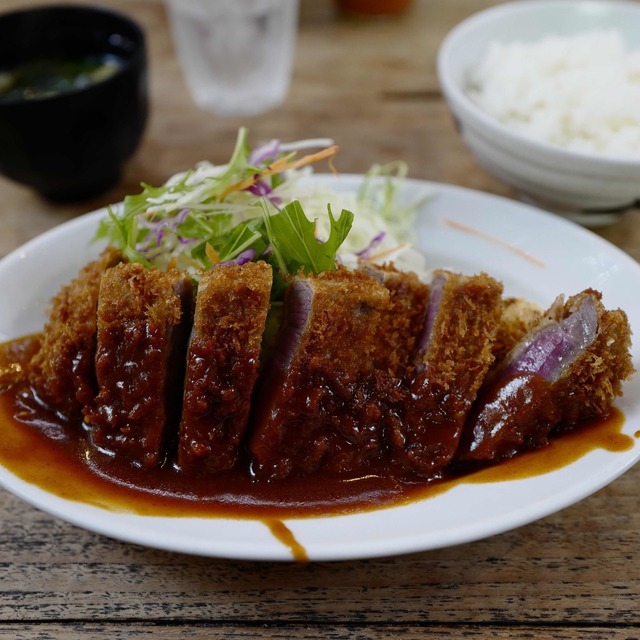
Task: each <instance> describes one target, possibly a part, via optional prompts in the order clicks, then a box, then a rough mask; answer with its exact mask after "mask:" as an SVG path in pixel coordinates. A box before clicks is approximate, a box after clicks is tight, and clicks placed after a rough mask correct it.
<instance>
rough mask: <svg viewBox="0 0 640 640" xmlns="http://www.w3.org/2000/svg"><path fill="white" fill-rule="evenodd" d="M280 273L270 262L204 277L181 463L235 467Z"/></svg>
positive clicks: (191, 356) (185, 406) (212, 468)
mask: <svg viewBox="0 0 640 640" xmlns="http://www.w3.org/2000/svg"><path fill="white" fill-rule="evenodd" d="M272 279H273V271H272V269H271V267H270V266H269V265H268V264H267V263H265V262H251V263H247V264H244V265H235V264H229V265H220V266H217V267H215V268H214V269H212V270H211V271H208V272H206V273H204V274H202V277H201V278H200V281H199V285H198V295H197V299H196V306H195V316H194V322H193V330H192V333H191V339H190V341H189V347H188V354H187V367H186V377H185V386H184V402H183V406H182V420H181V423H180V439H179V445H178V463H179V465H180V467H181V468H183V469H190V470H191V469H193V470H200V471H205V472H211V473H215V472H218V471H224V470H227V469H230V468H232V467H233V465H234V464H235V462H236V459H237V456H238V447H239V445H240V442H241V440H242V436H243V434H244V431H245V428H246V425H247V420H248V418H249V411H250V408H251V398H252V393H253V387H254V385H255V382H256V379H257V377H258V372H259V368H260V354H261V347H262V335H263V332H264V329H265V323H266V319H267V313H268V311H269V298H270V294H271V284H272Z"/></svg>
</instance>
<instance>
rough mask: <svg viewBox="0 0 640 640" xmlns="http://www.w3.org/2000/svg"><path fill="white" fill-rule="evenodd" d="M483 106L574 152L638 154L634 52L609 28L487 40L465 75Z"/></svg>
mask: <svg viewBox="0 0 640 640" xmlns="http://www.w3.org/2000/svg"><path fill="white" fill-rule="evenodd" d="M468 93H469V96H470V97H471V98H472V99H473V100H474V101H475V102H476V104H477V105H478V106H479V107H480V108H481V109H483V110H484V111H485V112H486V113H488V114H490V115H491V116H493V117H495V118H497V119H498V120H500V121H501V122H503V123H504V124H505V125H507V126H509V127H511V128H512V129H514V130H516V131H518V132H520V133H521V134H524V135H527V136H529V137H531V138H535V139H538V140H543V141H546V142H549V143H551V144H555V145H560V146H562V147H567V148H569V149H573V150H576V151H583V152H588V153H590V152H593V153H599V154H604V155H610V156H618V157H633V156H638V155H640V51H627V50H626V49H625V46H624V42H623V39H622V37H621V36H620V34H619V33H618V32H617V31H615V30H598V31H589V32H585V33H582V34H578V35H575V36H564V37H562V36H552V37H547V38H544V39H542V40H540V41H537V42H530V43H523V42H512V43H501V42H492V43H491V44H490V46H489V47H488V50H487V52H486V54H485V56H484V57H483V59H482V60H481V62H480V64H479V65H478V67H477V68H475V69H473V70H472V71H471V73H470V77H469V85H468Z"/></svg>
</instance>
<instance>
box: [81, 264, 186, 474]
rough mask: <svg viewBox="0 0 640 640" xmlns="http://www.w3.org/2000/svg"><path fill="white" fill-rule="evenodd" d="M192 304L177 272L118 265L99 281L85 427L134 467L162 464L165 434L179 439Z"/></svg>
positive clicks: (100, 444)
mask: <svg viewBox="0 0 640 640" xmlns="http://www.w3.org/2000/svg"><path fill="white" fill-rule="evenodd" d="M192 296H193V291H192V284H191V279H190V278H189V277H188V276H187V275H186V274H184V273H180V272H178V271H169V272H163V271H160V270H158V269H146V268H144V267H143V266H142V265H140V264H120V265H117V266H116V267H114V268H113V269H109V270H108V271H106V272H105V274H104V275H103V276H102V280H101V283H100V291H99V296H98V314H97V349H96V359H95V368H96V379H97V383H98V395H97V396H96V399H95V406H94V408H93V410H92V411H91V412H89V413H88V415H87V421H88V423H89V430H90V434H91V439H92V441H93V443H94V444H95V445H96V446H98V447H99V448H101V449H102V450H105V451H108V452H112V453H115V454H117V455H118V456H119V457H120V458H121V459H124V460H128V461H130V462H131V463H133V464H134V465H135V466H140V467H152V466H155V465H157V464H160V463H162V462H163V456H164V455H165V450H164V449H165V446H166V445H167V440H168V438H170V437H171V434H168V433H166V430H167V426H169V427H171V428H173V429H175V430H176V431H177V424H178V419H179V417H178V416H179V413H178V414H177V415H175V416H174V415H173V412H174V411H175V412H178V411H179V409H180V400H181V389H182V380H183V376H184V355H185V351H186V341H187V338H188V330H189V328H190V327H191V315H192V310H191V305H192ZM172 422H173V424H172ZM173 437H174V438H175V434H173Z"/></svg>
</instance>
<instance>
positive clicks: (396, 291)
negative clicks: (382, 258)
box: [365, 265, 429, 380]
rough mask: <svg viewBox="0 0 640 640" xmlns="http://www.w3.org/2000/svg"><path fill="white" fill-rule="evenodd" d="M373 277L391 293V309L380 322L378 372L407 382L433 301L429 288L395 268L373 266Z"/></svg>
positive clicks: (376, 364) (409, 273)
mask: <svg viewBox="0 0 640 640" xmlns="http://www.w3.org/2000/svg"><path fill="white" fill-rule="evenodd" d="M365 272H366V273H368V274H370V275H372V276H373V277H374V278H376V279H377V280H378V282H380V283H381V284H382V285H384V286H385V287H386V289H387V290H388V291H389V308H388V309H387V310H386V311H385V312H384V314H382V316H381V318H380V322H379V323H378V325H377V327H376V329H377V338H376V342H377V343H378V345H379V348H378V349H377V350H376V353H377V356H378V358H379V360H378V361H376V362H374V367H375V369H376V370H378V371H381V372H383V373H388V374H390V376H391V377H392V379H394V380H399V379H400V380H401V379H404V377H405V376H406V373H407V367H408V365H409V364H410V362H411V355H412V354H413V353H414V351H415V346H416V340H417V339H418V334H419V331H420V329H421V327H422V323H423V321H424V317H425V314H426V311H427V304H428V302H429V287H428V286H427V285H426V284H425V283H424V282H422V281H421V280H420V279H419V278H418V276H417V275H416V274H415V273H412V272H407V271H398V270H397V269H395V267H394V266H393V265H384V266H375V267H373V266H370V267H367V268H366V269H365Z"/></svg>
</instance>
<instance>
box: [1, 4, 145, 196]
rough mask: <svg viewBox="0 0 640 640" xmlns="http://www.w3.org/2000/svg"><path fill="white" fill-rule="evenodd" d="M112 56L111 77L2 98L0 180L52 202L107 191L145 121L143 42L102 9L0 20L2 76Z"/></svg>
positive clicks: (42, 10) (64, 9) (124, 20)
mask: <svg viewBox="0 0 640 640" xmlns="http://www.w3.org/2000/svg"><path fill="white" fill-rule="evenodd" d="M90 56H113V57H114V59H117V60H118V61H119V64H118V68H117V71H115V73H113V75H111V76H109V77H107V78H105V79H103V80H99V81H96V82H93V83H91V84H88V85H87V86H85V87H82V88H74V89H71V90H68V91H63V92H60V93H57V94H55V95H50V96H46V97H38V98H19V99H15V98H7V97H5V98H2V97H1V96H0V173H2V174H4V175H5V176H6V177H8V178H10V179H12V180H15V181H17V182H20V183H22V184H25V185H28V186H30V187H32V188H33V189H35V190H36V191H38V192H39V193H40V194H41V195H42V196H44V197H45V198H48V199H50V200H54V201H61V202H65V201H74V200H82V199H84V198H89V197H92V196H95V195H98V194H99V193H101V192H104V191H106V190H107V189H108V188H109V187H111V186H113V184H114V183H115V182H116V181H117V180H118V178H119V176H120V173H121V169H122V165H123V163H124V162H125V160H127V158H129V157H130V156H131V155H132V154H133V152H134V151H135V150H136V148H137V146H138V143H139V142H140V138H141V136H142V133H143V131H144V127H145V123H146V120H147V111H148V96H147V58H146V50H145V37H144V33H143V31H142V30H141V28H140V27H139V26H138V25H137V24H136V23H135V22H133V21H132V20H131V19H130V18H128V17H126V16H124V15H121V14H118V13H116V12H113V11H111V10H105V9H103V8H97V7H89V6H77V5H74V6H71V5H69V6H66V5H55V6H54V5H50V6H43V7H38V8H34V9H28V10H24V11H15V12H11V13H6V14H3V15H0V71H3V70H9V69H11V68H15V67H16V66H19V65H21V64H26V63H29V62H31V61H33V60H43V59H48V58H50V59H78V58H86V57H90Z"/></svg>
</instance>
